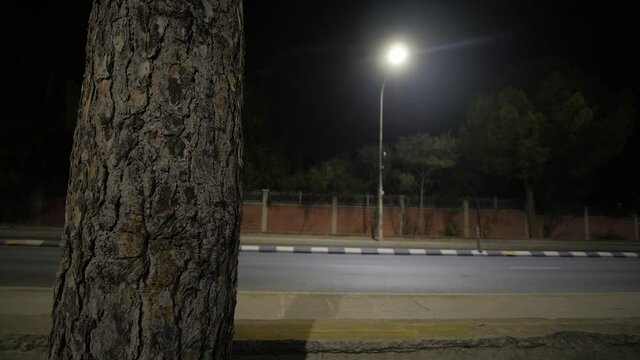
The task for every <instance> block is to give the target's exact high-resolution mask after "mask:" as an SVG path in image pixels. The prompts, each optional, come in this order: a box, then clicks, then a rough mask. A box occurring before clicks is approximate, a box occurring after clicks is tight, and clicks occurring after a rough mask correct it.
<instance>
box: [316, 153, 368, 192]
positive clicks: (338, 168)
mask: <svg viewBox="0 0 640 360" xmlns="http://www.w3.org/2000/svg"><path fill="white" fill-rule="evenodd" d="M307 181H308V186H309V190H311V191H313V192H318V193H357V192H361V191H364V188H365V185H364V182H363V181H362V180H361V179H360V178H359V177H357V176H355V175H354V174H353V171H352V163H351V161H349V160H348V159H346V158H334V159H330V160H327V161H324V162H322V163H320V164H318V165H315V166H312V167H311V168H310V169H309V171H308V175H307Z"/></svg>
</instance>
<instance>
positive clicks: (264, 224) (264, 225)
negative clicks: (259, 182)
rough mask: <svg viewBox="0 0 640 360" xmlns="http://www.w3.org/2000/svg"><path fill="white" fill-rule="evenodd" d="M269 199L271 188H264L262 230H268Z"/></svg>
mask: <svg viewBox="0 0 640 360" xmlns="http://www.w3.org/2000/svg"><path fill="white" fill-rule="evenodd" d="M268 201H269V189H262V222H261V224H260V231H261V232H267V215H268V213H269V208H268V207H267V202H268Z"/></svg>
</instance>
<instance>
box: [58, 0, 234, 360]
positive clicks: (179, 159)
mask: <svg viewBox="0 0 640 360" xmlns="http://www.w3.org/2000/svg"><path fill="white" fill-rule="evenodd" d="M243 46H244V45H243V34H242V9H241V0H227V1H220V2H218V1H213V0H204V1H200V0H198V1H195V0H193V1H187V0H180V1H178V0H173V1H168V0H165V1H160V0H159V1H146V2H143V1H141V0H122V1H115V0H99V1H95V2H94V5H93V10H92V12H91V17H90V21H89V32H88V40H87V55H86V70H85V76H84V82H83V86H82V95H81V101H80V109H79V111H78V123H77V126H76V130H75V134H74V145H73V150H72V153H71V173H70V179H69V187H68V193H67V205H66V206H67V207H66V219H65V220H66V221H65V229H64V235H63V239H62V245H63V248H62V260H61V264H60V269H59V272H58V275H57V279H56V284H55V288H54V306H53V327H52V330H51V335H50V338H49V340H50V341H49V357H50V358H52V359H87V358H96V359H202V358H207V359H225V358H227V357H228V356H229V352H230V344H231V339H232V332H233V313H234V308H235V302H236V282H237V280H236V279H237V275H236V268H237V256H238V239H239V229H240V217H241V189H240V171H241V163H240V162H241V149H242V148H241V124H240V109H241V103H242V86H241V85H242V66H243V56H244V54H243V51H244V48H243Z"/></svg>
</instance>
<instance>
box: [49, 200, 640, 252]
mask: <svg viewBox="0 0 640 360" xmlns="http://www.w3.org/2000/svg"><path fill="white" fill-rule="evenodd" d="M272 195H273V194H272V193H271V192H270V191H269V190H263V191H261V192H253V193H252V196H247V197H246V199H245V201H244V203H243V222H242V231H244V232H275V233H299V234H327V235H328V234H335V235H366V236H370V235H372V234H373V232H374V230H375V229H374V226H375V223H376V222H375V214H376V211H375V203H376V202H375V199H374V198H373V197H371V199H369V198H368V197H367V198H366V199H367V200H370V201H366V200H365V201H361V204H360V205H353V204H354V202H353V201H349V200H348V199H347V200H345V199H343V202H342V203H341V201H340V197H339V196H332V197H331V196H323V201H321V202H320V201H318V202H307V203H304V202H303V201H302V200H299V199H302V194H300V197H299V198H298V196H297V195H296V199H295V201H280V200H278V198H277V197H273V196H272ZM274 198H275V199H274ZM414 203H415V201H414ZM497 203H498V202H497V200H495V204H496V206H493V205H491V206H487V208H484V209H482V208H480V209H478V208H477V206H473V205H475V203H474V204H469V201H466V200H462V201H461V202H460V204H459V206H457V207H454V206H449V207H434V206H426V207H423V208H418V207H416V206H415V205H412V204H411V203H410V202H408V201H405V198H404V197H403V196H399V197H396V198H395V200H394V204H385V211H384V219H383V220H384V222H383V223H384V233H385V235H386V236H407V237H411V236H429V237H447V236H451V237H465V238H476V237H481V238H515V239H517V238H525V237H526V231H527V224H526V221H527V219H526V216H525V213H524V212H523V211H522V210H512V209H501V208H499V207H498V206H497ZM45 205H46V206H44V207H43V209H42V213H41V214H40V216H39V217H38V219H39V224H40V225H62V224H63V222H64V199H49V200H47V201H45ZM470 205H471V206H470ZM544 222H545V219H544V217H543V216H542V215H538V216H536V217H535V224H534V226H533V227H532V228H533V230H534V234H535V235H536V236H538V237H539V236H541V235H542V234H543V230H544V229H543V227H544ZM547 222H548V225H549V222H550V227H551V237H552V238H557V239H564V240H584V239H589V240H603V239H612V240H613V239H619V240H621V239H625V240H639V237H640V236H639V227H638V215H637V214H631V215H629V216H626V217H609V216H594V215H593V214H592V213H590V209H589V208H584V209H583V211H582V212H581V213H575V212H574V214H573V215H567V216H554V217H552V218H550V219H547ZM639 241H640V240H639Z"/></svg>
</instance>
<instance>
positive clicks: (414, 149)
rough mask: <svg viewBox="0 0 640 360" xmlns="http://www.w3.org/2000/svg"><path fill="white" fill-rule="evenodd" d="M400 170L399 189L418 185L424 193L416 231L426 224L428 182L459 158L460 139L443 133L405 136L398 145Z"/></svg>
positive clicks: (397, 174) (397, 155)
mask: <svg viewBox="0 0 640 360" xmlns="http://www.w3.org/2000/svg"><path fill="white" fill-rule="evenodd" d="M395 150H396V151H395V154H394V155H395V156H394V158H395V159H396V160H397V163H398V165H399V169H401V170H400V171H396V172H395V175H396V176H395V178H396V180H397V182H398V184H399V188H404V189H405V190H406V189H407V188H409V187H410V186H411V185H412V184H417V185H418V187H419V191H420V195H419V199H420V200H419V201H420V204H419V206H418V222H417V224H416V229H415V230H416V231H418V229H419V228H420V227H422V208H423V207H424V191H425V186H426V184H427V182H428V181H429V180H430V179H431V178H432V177H433V176H434V175H435V174H436V173H437V172H438V171H440V170H442V169H447V168H451V167H453V166H454V165H455V164H456V162H457V161H458V149H457V141H456V140H455V139H454V138H453V137H452V136H451V134H450V133H446V134H443V135H440V136H432V135H429V134H416V135H412V136H408V137H401V138H400V139H399V140H398V143H397V144H396V145H395Z"/></svg>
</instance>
